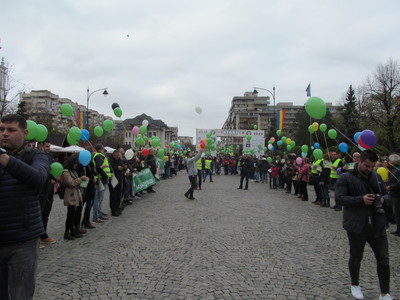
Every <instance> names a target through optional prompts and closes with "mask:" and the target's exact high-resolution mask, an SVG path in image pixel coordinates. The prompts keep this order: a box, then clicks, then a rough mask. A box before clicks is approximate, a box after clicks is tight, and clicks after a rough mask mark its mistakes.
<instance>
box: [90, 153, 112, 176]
mask: <svg viewBox="0 0 400 300" xmlns="http://www.w3.org/2000/svg"><path fill="white" fill-rule="evenodd" d="M97 155H100V156H103V157H104V162H103V165H107V167H105V168H104V169H103V171H104V172H105V173H106V174H107V176H108V177H109V178H111V177H112V173H111V169H110V164H109V162H108V158H107V157H106V156H105V155H104V154H103V153H100V152H97V153H95V154H94V155H93V158H92V162H93V165H94V166H95V168H97V166H96V162H95V160H94V159H95V157H96V156H97ZM94 178H101V175H100V174H97V175H95V176H94Z"/></svg>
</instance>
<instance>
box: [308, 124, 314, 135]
mask: <svg viewBox="0 0 400 300" xmlns="http://www.w3.org/2000/svg"><path fill="white" fill-rule="evenodd" d="M308 132H309V133H311V134H313V133H314V132H315V131H314V128H313V127H312V125H310V126H308Z"/></svg>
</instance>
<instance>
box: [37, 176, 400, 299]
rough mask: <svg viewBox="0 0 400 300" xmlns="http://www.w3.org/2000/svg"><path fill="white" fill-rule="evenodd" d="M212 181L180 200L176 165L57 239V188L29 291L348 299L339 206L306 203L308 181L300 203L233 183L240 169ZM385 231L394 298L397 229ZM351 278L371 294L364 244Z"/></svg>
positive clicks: (374, 294)
mask: <svg viewBox="0 0 400 300" xmlns="http://www.w3.org/2000/svg"><path fill="white" fill-rule="evenodd" d="M213 180H214V182H209V181H207V182H205V183H203V186H202V190H200V191H199V190H196V191H195V194H194V196H195V197H196V200H187V199H186V198H185V197H184V196H183V194H184V192H186V190H187V189H188V187H189V181H188V178H187V176H186V172H185V171H181V172H179V173H178V176H177V177H174V178H171V179H168V180H163V181H160V182H159V183H158V184H157V186H156V187H155V190H156V191H157V193H154V194H145V195H144V196H143V198H142V199H141V200H134V203H133V204H132V205H130V206H128V207H127V208H126V209H125V210H124V212H123V214H122V215H121V216H119V217H110V220H108V221H106V223H104V224H96V229H92V230H88V233H86V235H85V236H84V237H83V238H80V239H76V240H74V241H64V240H63V234H64V223H65V219H66V208H65V207H64V206H63V203H62V201H61V200H59V199H58V198H57V197H56V198H55V203H54V206H53V211H52V213H51V215H50V222H49V226H48V233H49V235H50V236H51V237H53V238H55V239H56V240H57V243H56V244H52V245H46V247H45V248H44V249H42V250H41V251H40V259H39V271H38V278H37V287H36V294H35V295H36V297H35V299H38V300H47V299H73V300H78V299H81V300H88V299H93V300H99V299H104V300H105V299H171V300H172V299H173V300H176V299H209V300H212V299H226V300H229V299H293V300H295V299H298V300H301V299H303V300H308V299H353V298H352V297H351V293H350V279H349V273H348V269H347V261H348V241H347V236H346V233H345V231H344V230H343V229H342V225H341V221H342V217H341V213H340V212H335V211H334V210H332V209H329V208H322V207H319V206H316V205H313V204H312V203H311V201H313V200H314V193H313V188H312V186H309V193H310V201H309V202H302V201H299V199H298V198H297V197H295V196H293V195H290V194H285V193H284V192H283V191H282V190H271V189H270V188H269V186H268V185H266V184H259V183H253V182H251V183H250V185H249V190H247V191H246V190H237V187H238V185H239V176H232V175H228V176H225V175H220V176H218V175H216V176H213ZM103 208H105V211H106V212H107V213H109V205H108V199H107V200H106V201H105V202H104V203H103ZM393 228H394V227H393V225H392V227H391V229H392V230H393ZM388 238H389V251H390V262H391V292H392V295H393V296H397V297H400V238H398V237H394V236H392V235H390V234H389V237H388ZM360 277H361V281H360V285H361V287H362V288H363V292H364V295H365V297H366V298H365V299H378V295H379V286H378V279H377V274H376V264H375V258H374V256H373V254H372V251H371V249H370V248H369V246H368V245H367V246H366V250H365V255H364V260H363V263H362V267H361V275H360Z"/></svg>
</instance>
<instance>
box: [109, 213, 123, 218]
mask: <svg viewBox="0 0 400 300" xmlns="http://www.w3.org/2000/svg"><path fill="white" fill-rule="evenodd" d="M111 215H112V216H113V217H119V216H120V215H121V214H120V213H118V212H112V213H111Z"/></svg>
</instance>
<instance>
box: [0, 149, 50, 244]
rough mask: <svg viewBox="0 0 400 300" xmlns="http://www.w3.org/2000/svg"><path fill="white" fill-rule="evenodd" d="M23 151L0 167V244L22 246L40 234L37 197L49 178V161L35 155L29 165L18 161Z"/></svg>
mask: <svg viewBox="0 0 400 300" xmlns="http://www.w3.org/2000/svg"><path fill="white" fill-rule="evenodd" d="M23 151H24V150H22V151H19V152H18V153H17V154H15V155H13V156H10V160H9V162H8V164H7V166H5V167H3V166H0V244H11V243H17V242H24V241H28V240H32V239H34V238H37V237H39V236H40V235H42V234H43V233H44V229H43V224H42V216H41V211H40V203H39V194H40V193H41V192H42V188H43V187H44V185H45V184H46V181H47V178H48V174H49V169H50V167H49V159H48V157H47V155H46V154H45V153H44V152H43V151H35V153H34V155H33V156H32V161H31V163H30V164H27V163H24V162H22V161H21V157H22V154H23Z"/></svg>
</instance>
